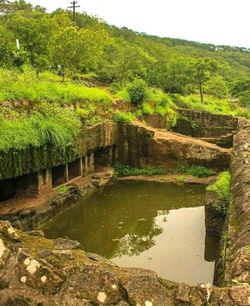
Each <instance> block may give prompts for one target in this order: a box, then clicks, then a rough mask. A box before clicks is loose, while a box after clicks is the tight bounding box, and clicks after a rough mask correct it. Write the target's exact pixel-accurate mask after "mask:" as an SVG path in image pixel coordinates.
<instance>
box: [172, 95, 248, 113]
mask: <svg viewBox="0 0 250 306" xmlns="http://www.w3.org/2000/svg"><path fill="white" fill-rule="evenodd" d="M172 98H173V101H174V102H175V103H176V104H177V105H180V106H181V107H185V108H189V109H195V110H200V111H207V112H210V113H213V114H223V115H232V116H242V117H246V118H248V119H250V111H249V110H247V109H246V108H243V107H241V106H240V104H239V103H237V102H235V101H232V100H230V99H219V98H216V97H214V96H209V95H205V98H204V102H203V103H201V101H200V96H199V95H195V94H193V95H188V96H180V95H173V96H172Z"/></svg>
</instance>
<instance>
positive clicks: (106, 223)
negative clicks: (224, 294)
mask: <svg viewBox="0 0 250 306" xmlns="http://www.w3.org/2000/svg"><path fill="white" fill-rule="evenodd" d="M204 195H205V188H204V187H203V186H194V185H193V186H191V185H189V186H187V185H186V186H177V185H174V184H161V183H149V182H130V183H129V182H118V183H117V184H115V185H113V186H108V187H106V188H105V189H104V190H100V191H99V192H97V193H95V194H93V195H92V196H91V197H89V198H88V199H87V200H83V201H81V202H79V203H78V204H77V205H75V206H74V207H72V208H70V209H69V210H67V211H65V212H63V213H62V214H60V215H58V216H57V217H56V218H55V219H53V220H52V221H51V222H50V223H48V224H47V225H46V226H45V228H44V230H45V234H46V236H47V237H50V238H57V237H63V236H67V237H69V238H70V239H75V240H78V241H79V242H80V243H81V244H82V246H83V248H84V249H85V251H87V252H92V253H97V254H100V255H102V256H104V257H106V258H109V259H112V260H113V261H114V262H115V263H117V264H118V265H120V266H125V267H128V266H129V267H142V268H148V269H152V270H154V271H156V272H157V273H158V274H159V275H160V276H161V277H164V278H167V279H170V280H174V281H182V282H186V283H189V284H196V283H198V282H211V283H212V280H213V269H214V262H208V261H206V260H205V257H206V256H205V224H204V207H202V205H203V202H204ZM208 248H209V249H206V253H207V254H210V256H209V258H210V260H211V257H213V256H211V254H214V253H215V252H216V250H215V249H213V248H215V246H214V245H213V243H208Z"/></svg>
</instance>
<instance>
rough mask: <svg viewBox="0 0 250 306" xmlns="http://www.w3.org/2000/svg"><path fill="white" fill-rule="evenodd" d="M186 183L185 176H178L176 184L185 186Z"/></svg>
mask: <svg viewBox="0 0 250 306" xmlns="http://www.w3.org/2000/svg"><path fill="white" fill-rule="evenodd" d="M184 181H185V176H184V175H178V176H177V178H176V182H178V183H181V184H183V183H184Z"/></svg>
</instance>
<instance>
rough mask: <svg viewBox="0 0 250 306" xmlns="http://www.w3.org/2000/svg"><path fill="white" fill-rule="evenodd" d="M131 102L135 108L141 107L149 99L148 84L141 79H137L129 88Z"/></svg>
mask: <svg viewBox="0 0 250 306" xmlns="http://www.w3.org/2000/svg"><path fill="white" fill-rule="evenodd" d="M127 90H128V94H129V98H130V102H131V103H132V104H134V105H135V106H139V105H141V104H142V103H143V101H145V100H146V98H147V83H146V82H145V81H143V80H141V79H135V80H134V81H133V82H131V83H130V84H129V85H128V87H127Z"/></svg>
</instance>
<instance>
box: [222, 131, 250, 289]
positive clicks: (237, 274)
mask: <svg viewBox="0 0 250 306" xmlns="http://www.w3.org/2000/svg"><path fill="white" fill-rule="evenodd" d="M231 170H232V188H231V202H230V207H229V210H228V228H227V239H225V240H226V245H225V249H226V253H225V263H224V264H225V281H226V283H227V284H230V283H232V282H233V283H235V282H240V283H250V127H249V126H246V127H245V128H243V129H242V130H241V131H240V132H239V133H238V134H237V135H236V136H235V139H234V151H233V155H232V163H231Z"/></svg>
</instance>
